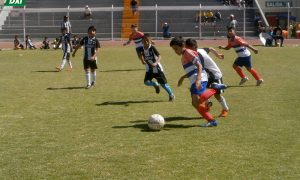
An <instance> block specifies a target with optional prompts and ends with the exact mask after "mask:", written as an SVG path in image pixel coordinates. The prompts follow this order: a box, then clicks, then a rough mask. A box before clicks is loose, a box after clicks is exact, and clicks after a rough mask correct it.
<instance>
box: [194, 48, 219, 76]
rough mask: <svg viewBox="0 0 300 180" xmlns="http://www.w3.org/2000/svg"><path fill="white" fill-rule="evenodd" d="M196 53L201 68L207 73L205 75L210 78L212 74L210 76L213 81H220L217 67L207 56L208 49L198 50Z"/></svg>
mask: <svg viewBox="0 0 300 180" xmlns="http://www.w3.org/2000/svg"><path fill="white" fill-rule="evenodd" d="M197 52H198V53H199V58H200V61H201V62H202V61H203V63H201V64H202V66H203V67H204V69H205V70H206V72H207V75H208V76H210V73H212V76H214V79H221V78H222V72H221V70H220V68H219V67H218V66H217V64H216V63H215V61H214V60H213V59H212V58H211V57H210V56H209V55H208V52H209V48H205V49H198V50H197Z"/></svg>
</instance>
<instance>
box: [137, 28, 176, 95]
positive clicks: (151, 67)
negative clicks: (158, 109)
mask: <svg viewBox="0 0 300 180" xmlns="http://www.w3.org/2000/svg"><path fill="white" fill-rule="evenodd" d="M142 43H143V51H142V63H143V64H145V66H146V74H145V78H144V83H145V85H146V86H153V87H154V88H155V90H156V93H157V94H158V93H159V92H160V89H159V85H161V87H163V88H164V89H165V90H166V92H167V93H168V95H169V101H174V99H175V96H174V93H173V91H172V89H171V87H170V86H169V85H168V82H167V78H166V76H165V74H164V72H163V67H162V65H161V63H160V61H161V55H160V54H159V52H158V51H157V49H156V48H155V46H153V45H152V44H151V39H150V37H149V34H145V35H144V37H143V38H142ZM153 78H155V79H156V80H157V82H154V81H152V79H153Z"/></svg>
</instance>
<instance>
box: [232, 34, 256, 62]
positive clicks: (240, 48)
mask: <svg viewBox="0 0 300 180" xmlns="http://www.w3.org/2000/svg"><path fill="white" fill-rule="evenodd" d="M246 46H248V43H247V42H246V41H245V40H243V39H242V38H241V37H239V36H235V37H234V38H230V39H228V45H227V46H226V48H229V49H230V48H234V50H235V52H236V53H237V55H238V57H248V56H250V55H251V53H250V51H249V50H248V49H247V48H246Z"/></svg>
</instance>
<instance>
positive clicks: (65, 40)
mask: <svg viewBox="0 0 300 180" xmlns="http://www.w3.org/2000/svg"><path fill="white" fill-rule="evenodd" d="M61 34H62V35H61V36H60V39H59V41H58V45H57V48H58V47H59V46H60V44H61V48H62V50H63V57H62V62H61V64H60V66H57V67H56V69H57V70H58V71H61V70H63V69H64V67H65V64H66V62H68V64H69V66H70V70H72V68H73V67H72V62H71V59H70V53H71V52H72V45H71V40H70V36H69V34H68V33H67V28H62V30H61Z"/></svg>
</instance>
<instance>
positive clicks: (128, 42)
mask: <svg viewBox="0 0 300 180" xmlns="http://www.w3.org/2000/svg"><path fill="white" fill-rule="evenodd" d="M130 42H131V40H130V39H129V40H128V41H126V42H125V43H124V44H123V46H127V45H128V44H130Z"/></svg>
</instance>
